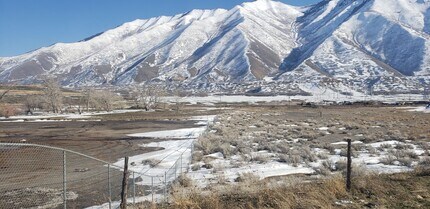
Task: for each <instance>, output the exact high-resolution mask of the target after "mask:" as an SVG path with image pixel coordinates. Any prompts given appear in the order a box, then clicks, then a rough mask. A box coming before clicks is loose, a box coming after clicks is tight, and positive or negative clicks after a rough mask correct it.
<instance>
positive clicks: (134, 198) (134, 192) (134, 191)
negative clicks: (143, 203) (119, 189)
mask: <svg viewBox="0 0 430 209" xmlns="http://www.w3.org/2000/svg"><path fill="white" fill-rule="evenodd" d="M132 173H133V204H136V180H135V178H134V172H132Z"/></svg>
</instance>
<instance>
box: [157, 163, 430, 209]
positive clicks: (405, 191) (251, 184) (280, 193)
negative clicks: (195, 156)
mask: <svg viewBox="0 0 430 209" xmlns="http://www.w3.org/2000/svg"><path fill="white" fill-rule="evenodd" d="M429 175H430V173H429V174H428V175H423V173H422V172H418V171H417V172H412V173H400V174H390V175H364V176H357V177H354V178H353V184H352V190H351V192H349V193H348V192H347V191H346V190H345V186H344V179H343V178H342V177H341V176H338V175H337V176H334V177H332V178H329V179H325V180H316V181H312V182H311V183H300V182H299V181H296V182H295V183H291V184H277V185H278V186H273V185H274V184H271V183H270V182H269V181H257V180H256V179H255V178H253V177H252V175H251V176H249V177H248V176H247V175H246V174H245V175H244V176H245V177H244V178H243V180H241V181H239V182H240V183H238V184H236V185H228V186H222V189H212V190H202V189H198V188H187V189H183V188H178V187H176V188H175V189H174V190H173V193H172V202H171V204H170V205H168V206H166V207H165V208H169V209H170V208H175V209H203V208H210V209H223V208H229V209H236V208H237V209H239V208H246V209H257V208H262V209H263V208H275V209H278V208H279V209H288V208H429V207H430V192H429V189H430V176H429ZM287 182H288V181H287ZM275 185H276V184H275ZM342 200H344V202H349V203H341V202H342ZM160 208H161V207H160Z"/></svg>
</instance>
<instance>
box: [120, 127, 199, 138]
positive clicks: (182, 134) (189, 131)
mask: <svg viewBox="0 0 430 209" xmlns="http://www.w3.org/2000/svg"><path fill="white" fill-rule="evenodd" d="M205 130H206V127H205V126H202V127H197V128H183V129H175V130H168V131H153V132H145V133H136V134H128V135H127V136H131V137H148V138H163V139H169V138H170V139H189V138H197V137H199V136H200V135H201V133H203V132H204V131H205Z"/></svg>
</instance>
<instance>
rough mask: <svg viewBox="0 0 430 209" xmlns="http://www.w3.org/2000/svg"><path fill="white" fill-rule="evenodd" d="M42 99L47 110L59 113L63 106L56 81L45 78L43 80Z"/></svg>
mask: <svg viewBox="0 0 430 209" xmlns="http://www.w3.org/2000/svg"><path fill="white" fill-rule="evenodd" d="M42 85H43V93H44V95H43V96H44V99H45V102H46V104H47V106H48V108H49V109H51V110H52V112H54V113H59V112H60V111H61V107H62V105H63V93H62V91H61V88H60V84H59V83H58V82H57V80H56V79H54V78H52V77H47V78H45V79H43V83H42Z"/></svg>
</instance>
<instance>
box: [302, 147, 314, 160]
mask: <svg viewBox="0 0 430 209" xmlns="http://www.w3.org/2000/svg"><path fill="white" fill-rule="evenodd" d="M300 156H301V157H302V158H303V160H305V161H308V162H315V161H317V160H318V158H317V156H316V155H315V154H314V153H313V152H312V150H311V148H310V147H308V146H305V147H303V148H302V149H301V155H300Z"/></svg>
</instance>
